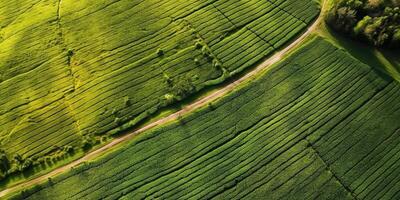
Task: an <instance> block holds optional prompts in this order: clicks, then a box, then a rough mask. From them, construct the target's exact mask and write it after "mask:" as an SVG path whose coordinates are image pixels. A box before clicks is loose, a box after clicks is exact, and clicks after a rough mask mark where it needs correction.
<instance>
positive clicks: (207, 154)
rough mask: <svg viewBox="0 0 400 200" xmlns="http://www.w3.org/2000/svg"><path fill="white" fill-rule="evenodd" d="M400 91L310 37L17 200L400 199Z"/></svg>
mask: <svg viewBox="0 0 400 200" xmlns="http://www.w3.org/2000/svg"><path fill="white" fill-rule="evenodd" d="M399 87H400V85H399V84H398V83H397V82H395V81H393V80H390V79H386V78H382V77H380V75H378V74H377V73H376V72H375V71H374V70H372V69H371V68H370V67H369V66H367V65H364V64H363V63H361V62H360V61H358V60H356V59H354V58H353V57H351V56H350V55H349V54H348V53H346V52H344V51H343V50H340V49H337V48H336V47H334V46H333V45H331V44H330V43H328V42H327V41H325V40H323V39H321V38H314V39H313V40H311V41H309V42H308V43H307V44H305V45H304V46H303V47H302V48H300V49H299V50H297V51H296V52H295V53H293V54H292V55H291V56H289V57H288V58H286V59H285V60H283V61H282V62H281V64H278V65H277V66H275V67H274V68H273V69H271V70H270V71H268V72H266V73H265V74H263V75H262V76H261V77H260V78H258V79H257V80H254V81H252V82H251V83H249V84H247V85H245V86H243V87H242V88H240V89H238V90H236V91H235V92H233V93H232V94H230V95H228V96H226V97H224V98H223V99H221V100H219V101H218V102H215V103H213V104H211V105H209V106H208V107H207V108H203V109H200V110H198V111H196V112H195V113H192V114H190V115H188V116H186V117H183V118H181V119H179V120H178V122H176V123H173V124H170V125H165V126H161V127H158V128H156V129H155V130H151V131H148V132H146V133H143V134H142V135H140V136H138V137H137V138H135V139H134V140H133V141H132V142H131V143H130V144H128V145H126V146H125V147H122V148H121V149H119V150H117V151H114V152H112V153H110V154H108V155H106V156H103V157H102V158H100V159H98V160H96V161H93V162H91V163H85V164H83V165H81V166H79V167H77V168H74V169H72V170H71V171H69V172H67V173H65V174H63V175H61V176H59V177H57V178H55V179H52V180H51V182H48V183H44V184H42V185H40V186H36V187H34V188H32V189H30V190H26V191H24V192H22V193H21V194H17V195H16V196H15V198H17V199H18V198H21V197H24V198H31V199H37V198H52V199H53V198H54V199H57V198H59V199H82V198H88V199H92V198H94V199H99V198H104V199H116V198H127V199H131V198H142V197H147V198H172V199H176V198H183V199H187V198H196V199H210V198H228V199H243V198H250V199H253V198H260V197H271V198H274V199H281V198H293V197H299V198H302V199H310V198H313V199H332V198H334V199H352V198H353V197H358V198H373V197H375V198H379V197H386V198H389V197H390V198H394V199H396V198H397V197H398V196H397V197H396V195H398V192H399V190H398V188H399V187H397V185H398V184H399V181H400V177H398V172H397V171H398V167H396V166H398V165H399V163H400V162H399V161H398V149H399V145H398V142H397V140H398V139H397V137H396V136H398V133H399V131H398V130H399V128H400V127H399V124H398V119H399V117H400V116H399V112H398V111H399V109H400V106H399V105H397V102H398V101H399V100H400V93H399V91H400V90H399ZM232 111H235V112H232ZM99 174H101V176H99ZM71 185H72V186H77V185H79V187H71ZM66 191H67V192H66Z"/></svg>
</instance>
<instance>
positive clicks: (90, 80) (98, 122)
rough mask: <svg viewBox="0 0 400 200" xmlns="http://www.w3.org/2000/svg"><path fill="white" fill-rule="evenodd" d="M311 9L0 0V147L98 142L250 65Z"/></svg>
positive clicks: (221, 0) (151, 0) (291, 1)
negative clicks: (102, 137)
mask: <svg viewBox="0 0 400 200" xmlns="http://www.w3.org/2000/svg"><path fill="white" fill-rule="evenodd" d="M318 14H319V6H318V4H317V3H316V2H314V1H312V0H306V1H305V0H270V1H264V0H229V1H228V0H208V1H206V0H165V1H159V0H143V1H139V0H133V1H132V0H119V1H105V0H103V1H99V0H85V1H75V0H45V1H40V0H34V1H33V0H21V1H17V2H12V3H10V2H9V1H1V2H0V27H1V28H0V92H1V93H0V149H2V150H4V151H5V154H6V156H7V157H8V159H9V160H12V159H13V158H14V157H17V158H18V159H17V160H18V162H20V163H30V162H25V161H26V160H28V159H32V160H33V161H36V160H38V159H41V158H44V156H51V155H55V154H59V153H60V151H63V150H65V149H66V148H67V149H69V148H80V147H81V146H85V145H87V144H90V145H92V144H96V143H98V142H99V140H100V139H101V136H102V135H105V134H107V135H112V134H115V133H119V132H121V131H123V130H126V129H127V128H130V127H132V126H134V125H135V124H137V123H138V122H140V121H142V120H143V119H144V118H146V117H148V116H149V115H151V114H153V113H155V112H156V111H158V110H159V109H160V108H162V107H165V106H167V105H170V104H172V103H174V102H177V101H181V100H182V99H184V98H186V97H188V96H189V95H191V94H193V93H196V92H198V91H199V90H201V89H203V88H206V87H207V86H211V85H216V84H218V83H221V82H223V81H224V80H226V79H227V78H229V77H231V76H233V75H235V74H237V73H239V72H241V71H243V70H244V69H246V68H248V67H251V66H254V65H255V64H257V63H258V62H260V61H261V60H262V59H263V58H265V57H266V56H268V55H271V54H272V53H274V52H275V50H277V49H279V48H281V47H283V46H284V45H285V44H286V43H287V42H289V41H290V40H291V39H293V38H294V37H295V36H296V35H298V34H300V33H301V32H302V31H303V30H305V28H306V27H307V26H308V25H309V24H310V23H311V22H312V21H313V20H314V19H315V18H316V17H317V16H318ZM42 161H43V159H42ZM28 166H29V165H28Z"/></svg>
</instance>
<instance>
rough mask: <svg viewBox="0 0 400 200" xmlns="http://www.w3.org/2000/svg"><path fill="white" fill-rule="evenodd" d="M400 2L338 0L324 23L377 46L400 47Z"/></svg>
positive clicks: (386, 0)
mask: <svg viewBox="0 0 400 200" xmlns="http://www.w3.org/2000/svg"><path fill="white" fill-rule="evenodd" d="M399 6H400V1H398V0H338V2H337V3H336V4H335V6H334V7H333V8H332V9H331V10H330V11H329V14H328V16H327V18H326V22H327V24H328V25H329V26H330V27H332V28H333V29H334V30H336V31H339V32H342V33H345V34H346V35H350V36H351V37H353V38H356V39H361V40H364V41H367V42H368V43H370V44H372V45H374V46H377V47H400V8H399Z"/></svg>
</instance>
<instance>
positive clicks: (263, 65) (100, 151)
mask: <svg viewBox="0 0 400 200" xmlns="http://www.w3.org/2000/svg"><path fill="white" fill-rule="evenodd" d="M326 4H327V0H323V4H322V6H321V12H320V14H319V16H318V18H317V19H316V20H315V21H314V23H313V24H312V25H311V26H309V27H308V29H307V30H306V31H305V32H304V33H303V34H302V35H301V36H299V37H298V38H297V39H296V40H294V41H293V42H292V43H291V44H290V45H288V46H287V47H285V48H284V49H282V50H280V51H278V52H276V53H275V54H274V55H273V56H271V57H269V58H268V59H266V60H265V61H264V62H262V63H261V64H259V65H258V66H257V67H256V68H255V69H253V70H252V71H251V72H249V73H247V74H246V75H244V76H243V77H241V78H240V79H238V80H236V81H234V82H232V83H230V84H229V85H227V86H225V87H223V88H221V89H219V90H217V91H215V92H213V93H212V94H209V95H207V96H205V97H203V98H201V99H200V100H198V101H196V102H194V103H192V104H190V105H187V106H185V107H184V108H182V109H181V110H180V111H178V112H175V113H173V114H171V115H169V116H166V117H164V118H161V119H159V120H157V121H155V122H152V123H150V124H148V125H146V126H144V127H142V128H140V129H137V130H135V131H133V132H131V133H128V134H126V135H124V136H122V137H120V138H116V139H114V140H113V141H112V142H110V143H108V144H106V145H105V146H103V147H100V148H99V149H97V150H95V151H92V152H90V153H88V154H87V155H85V156H84V157H82V158H80V159H78V160H75V161H73V162H71V163H69V164H67V165H64V166H61V167H59V168H57V169H55V170H53V171H51V172H49V173H47V174H44V175H42V176H39V177H37V178H34V179H32V180H29V181H27V182H23V183H20V184H17V185H15V186H12V187H10V188H7V189H5V190H2V191H1V192H0V198H1V197H4V196H5V195H8V194H10V193H13V192H16V191H19V190H20V189H22V188H26V187H29V186H32V185H35V184H38V183H40V182H43V181H46V180H48V179H49V178H51V177H54V176H56V175H58V174H61V173H62V172H64V171H67V170H69V169H71V168H73V167H76V166H78V165H80V164H82V163H84V162H87V161H89V160H93V159H95V158H96V157H98V156H100V155H103V154H104V153H106V152H107V151H108V150H110V149H112V148H114V147H116V146H117V145H120V144H122V143H124V142H127V141H129V140H131V139H132V138H134V137H135V136H136V135H138V134H140V133H142V132H144V131H146V130H149V129H151V128H154V127H156V126H159V125H162V124H165V123H168V122H172V121H174V120H176V119H178V118H179V117H180V116H182V115H185V114H187V113H190V112H193V111H194V110H196V109H198V108H200V107H203V106H206V105H208V103H210V102H212V101H215V100H217V99H218V98H220V97H223V96H225V95H227V94H229V93H230V92H232V91H233V90H234V89H235V88H236V87H237V86H238V85H239V84H241V83H243V82H246V81H248V80H250V79H251V78H253V77H255V76H256V75H257V74H259V73H260V72H262V71H265V70H266V69H268V68H269V67H270V66H272V65H273V64H275V63H277V62H278V61H280V60H281V59H282V57H283V56H285V55H287V54H288V53H289V52H290V51H291V50H293V49H294V48H295V47H297V46H298V45H299V44H300V43H302V42H303V41H304V40H305V39H306V38H307V37H308V36H309V35H310V34H311V33H312V32H313V31H314V30H315V29H316V28H317V27H318V25H320V23H321V22H322V19H323V15H324V8H326Z"/></svg>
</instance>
